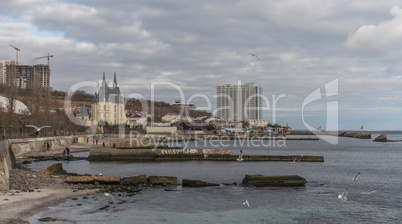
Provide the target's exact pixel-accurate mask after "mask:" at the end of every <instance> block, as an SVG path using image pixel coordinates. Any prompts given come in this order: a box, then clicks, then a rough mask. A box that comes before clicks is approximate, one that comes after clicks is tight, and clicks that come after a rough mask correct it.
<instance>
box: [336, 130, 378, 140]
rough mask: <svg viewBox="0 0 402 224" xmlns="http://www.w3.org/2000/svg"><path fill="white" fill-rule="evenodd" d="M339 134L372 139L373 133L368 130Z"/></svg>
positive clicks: (340, 134)
mask: <svg viewBox="0 0 402 224" xmlns="http://www.w3.org/2000/svg"><path fill="white" fill-rule="evenodd" d="M338 136H340V137H350V138H359V139H371V134H370V133H366V132H341V133H339V134H338Z"/></svg>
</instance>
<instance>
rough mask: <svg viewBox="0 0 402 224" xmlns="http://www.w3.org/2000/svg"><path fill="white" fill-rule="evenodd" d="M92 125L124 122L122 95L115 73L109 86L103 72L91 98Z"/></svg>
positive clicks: (124, 113)
mask: <svg viewBox="0 0 402 224" xmlns="http://www.w3.org/2000/svg"><path fill="white" fill-rule="evenodd" d="M91 121H92V124H93V125H100V126H107V125H120V124H126V123H127V119H126V112H125V109H124V96H123V94H121V92H120V88H119V87H118V86H117V78H116V73H115V74H114V80H113V84H112V86H111V87H109V86H108V85H107V83H106V77H105V73H103V78H102V82H101V84H100V87H99V89H98V92H95V96H94V99H93V100H92V116H91Z"/></svg>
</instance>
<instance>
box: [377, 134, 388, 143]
mask: <svg viewBox="0 0 402 224" xmlns="http://www.w3.org/2000/svg"><path fill="white" fill-rule="evenodd" d="M373 141H375V142H386V141H388V136H387V134H381V135H380V136H378V137H377V138H375V139H374V140H373Z"/></svg>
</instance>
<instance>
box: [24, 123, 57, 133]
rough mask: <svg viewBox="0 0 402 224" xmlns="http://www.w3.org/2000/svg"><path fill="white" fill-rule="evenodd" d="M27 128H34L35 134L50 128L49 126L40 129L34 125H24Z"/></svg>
mask: <svg viewBox="0 0 402 224" xmlns="http://www.w3.org/2000/svg"><path fill="white" fill-rule="evenodd" d="M25 127H27V128H35V129H36V131H37V132H39V131H40V130H41V129H42V128H51V126H42V127H40V128H38V127H36V126H35V125H25Z"/></svg>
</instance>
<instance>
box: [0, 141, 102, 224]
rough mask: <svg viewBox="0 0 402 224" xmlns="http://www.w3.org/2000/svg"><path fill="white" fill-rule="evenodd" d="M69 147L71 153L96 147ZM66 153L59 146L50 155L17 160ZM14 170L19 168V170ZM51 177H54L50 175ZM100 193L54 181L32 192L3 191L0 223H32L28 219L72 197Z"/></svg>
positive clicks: (32, 173)
mask: <svg viewBox="0 0 402 224" xmlns="http://www.w3.org/2000/svg"><path fill="white" fill-rule="evenodd" d="M66 146H68V147H70V150H71V151H70V152H71V153H77V152H88V151H89V150H90V149H91V148H94V147H97V146H96V145H92V144H85V143H84V144H82V143H81V144H73V145H66ZM63 151H64V147H60V148H58V149H55V150H51V151H47V152H36V153H28V154H26V155H24V157H23V158H20V159H17V160H19V161H20V162H21V161H24V160H26V159H27V158H28V157H29V156H61V155H62V154H63ZM33 162H34V161H33ZM14 170H20V169H18V168H16V169H14ZM21 171H22V172H25V171H23V170H21ZM26 173H30V174H28V175H36V176H37V178H39V174H38V173H37V172H32V171H27V172H26ZM49 178H50V179H51V178H52V177H51V175H50V176H49ZM23 179H25V178H23ZM34 179H36V178H34ZM55 179H57V178H55ZM26 183H28V185H29V184H32V182H26ZM32 188H33V189H32ZM98 193H99V189H85V190H77V187H76V186H74V185H64V184H62V183H61V182H60V181H54V182H53V183H52V184H50V186H35V187H32V186H30V187H29V189H24V188H21V187H20V188H18V187H17V188H12V189H10V190H7V191H0V211H1V214H2V215H1V216H0V223H13V224H14V223H15V224H20V223H24V224H25V223H29V222H28V221H26V219H28V218H30V217H32V216H34V215H35V214H38V213H40V212H42V211H45V210H47V209H49V207H52V206H56V205H58V204H60V203H63V202H65V201H67V200H68V199H71V198H75V197H80V196H86V195H93V194H98Z"/></svg>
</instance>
